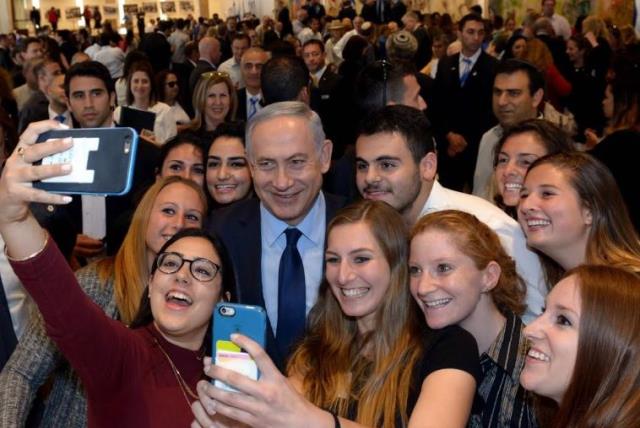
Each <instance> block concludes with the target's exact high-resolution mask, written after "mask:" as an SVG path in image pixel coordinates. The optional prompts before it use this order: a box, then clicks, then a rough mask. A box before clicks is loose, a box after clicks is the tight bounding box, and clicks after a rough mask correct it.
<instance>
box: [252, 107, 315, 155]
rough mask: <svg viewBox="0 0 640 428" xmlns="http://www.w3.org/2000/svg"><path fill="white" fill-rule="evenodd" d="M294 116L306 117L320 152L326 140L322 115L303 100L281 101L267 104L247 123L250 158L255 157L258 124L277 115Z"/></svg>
mask: <svg viewBox="0 0 640 428" xmlns="http://www.w3.org/2000/svg"><path fill="white" fill-rule="evenodd" d="M284 116H293V117H299V118H302V119H305V120H306V122H307V125H308V126H309V132H311V136H312V137H313V145H314V146H315V149H316V152H317V153H318V154H319V153H320V152H321V150H322V144H323V143H324V141H325V138H326V137H325V134H324V129H322V121H321V120H320V116H318V114H317V113H316V112H314V111H313V110H311V109H310V108H309V106H308V105H307V104H305V103H303V102H301V101H281V102H278V103H273V104H269V105H267V106H266V107H265V108H263V109H261V110H260V111H258V112H257V113H256V114H255V115H254V116H253V117H252V118H251V120H249V122H248V123H247V130H246V133H245V140H246V150H247V156H248V157H249V158H252V157H253V141H252V138H251V136H252V134H253V131H254V130H255V128H256V126H258V125H259V124H261V123H262V122H266V121H268V120H270V119H274V118H276V117H284Z"/></svg>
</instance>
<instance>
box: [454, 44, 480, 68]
mask: <svg viewBox="0 0 640 428" xmlns="http://www.w3.org/2000/svg"><path fill="white" fill-rule="evenodd" d="M481 53H482V48H480V49H478V50H477V51H476V53H474V54H473V55H471V56H470V57H466V56H464V55H462V52H460V58H459V60H458V63H459V64H460V66H462V61H463V60H464V59H465V58H467V59H470V60H471V66H473V65H474V64H475V63H476V61H477V60H478V58H479V57H480V54H481Z"/></svg>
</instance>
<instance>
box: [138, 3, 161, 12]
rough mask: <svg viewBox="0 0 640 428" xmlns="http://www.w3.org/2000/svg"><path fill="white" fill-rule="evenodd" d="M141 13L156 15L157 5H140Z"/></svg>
mask: <svg viewBox="0 0 640 428" xmlns="http://www.w3.org/2000/svg"><path fill="white" fill-rule="evenodd" d="M142 11H143V12H145V13H158V4H157V3H155V2H154V3H149V2H147V3H142Z"/></svg>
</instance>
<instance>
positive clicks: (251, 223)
mask: <svg viewBox="0 0 640 428" xmlns="http://www.w3.org/2000/svg"><path fill="white" fill-rule="evenodd" d="M331 148H332V146H331V142H330V141H329V140H326V139H325V138H324V132H323V130H322V123H321V121H320V118H319V117H318V115H317V114H316V113H314V112H313V111H312V110H311V109H309V107H308V106H307V105H306V104H305V103H303V102H299V101H287V102H278V103H274V104H270V105H268V106H266V107H265V108H263V109H262V110H260V111H259V112H258V113H257V114H256V115H255V116H254V118H253V120H252V121H251V122H250V123H249V125H248V128H247V157H248V160H249V164H250V168H251V171H252V175H253V180H254V186H255V191H256V195H257V196H258V198H259V199H249V200H246V201H242V202H238V203H236V204H235V205H234V206H231V207H229V208H224V209H222V210H219V211H216V212H215V214H214V215H212V216H211V217H210V218H209V220H210V222H209V228H210V230H211V231H213V232H215V233H216V234H218V236H220V237H221V239H222V241H223V242H224V244H225V246H226V248H227V250H228V252H229V256H230V258H231V264H232V265H233V269H234V271H235V282H236V288H235V290H234V291H235V296H234V297H235V298H236V299H237V300H238V301H239V302H241V303H246V304H252V305H258V306H262V307H264V308H265V309H266V312H267V316H268V326H267V346H266V350H267V352H268V354H269V355H270V357H271V358H272V359H273V361H274V362H275V363H276V365H277V366H278V367H279V368H280V369H281V370H282V369H283V368H284V364H285V361H286V359H287V358H288V356H289V355H290V352H291V348H292V345H293V344H294V343H295V342H296V341H297V340H298V339H299V338H300V337H301V335H302V334H303V332H304V325H305V319H306V315H307V314H308V313H309V310H310V309H311V307H312V306H313V305H314V303H315V301H316V298H317V295H318V289H319V287H320V283H321V282H322V278H323V262H324V246H325V242H324V235H325V231H326V225H327V222H328V221H329V220H330V219H331V218H332V217H333V215H334V213H335V212H336V210H337V209H339V208H340V207H341V206H342V205H343V203H344V201H342V200H341V199H338V198H336V197H332V196H330V195H325V194H324V193H323V192H322V191H321V186H322V174H323V173H325V172H326V171H327V170H328V169H329V165H330V163H331Z"/></svg>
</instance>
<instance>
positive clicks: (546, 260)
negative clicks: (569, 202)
mask: <svg viewBox="0 0 640 428" xmlns="http://www.w3.org/2000/svg"><path fill="white" fill-rule="evenodd" d="M541 165H551V166H553V167H555V168H557V169H558V170H559V171H561V172H562V173H563V175H564V176H565V177H566V179H567V181H568V182H569V184H570V186H571V187H572V188H573V189H574V190H575V191H576V193H577V194H578V198H579V200H580V203H581V204H582V206H583V207H585V208H586V209H588V210H589V211H590V212H591V216H592V218H593V220H592V224H591V229H590V231H589V237H588V240H587V248H586V251H585V263H588V264H604V265H611V266H616V267H619V268H623V269H626V270H629V271H631V272H636V273H640V238H638V235H637V233H636V231H635V229H634V227H633V224H632V223H631V219H630V218H629V214H628V212H627V207H626V205H625V203H624V200H623V199H622V195H621V194H620V190H619V188H618V185H617V184H616V181H615V179H614V178H613V175H611V172H610V171H609V169H608V168H607V167H606V166H604V165H603V164H602V163H601V162H600V161H598V160H597V159H595V158H594V157H592V156H590V155H588V154H586V153H582V152H577V151H576V152H565V153H556V154H553V155H548V156H544V157H541V158H540V159H537V160H536V161H535V162H534V163H533V164H532V165H531V167H530V168H529V171H528V172H527V175H528V174H530V173H531V171H533V170H534V169H535V168H537V167H539V166H541ZM525 180H526V178H525ZM536 251H537V252H538V254H539V255H542V256H541V257H540V261H541V263H542V267H543V269H544V271H545V276H546V279H547V282H548V283H549V284H555V283H557V282H558V281H559V280H560V278H561V277H562V275H563V274H564V270H563V269H562V267H560V265H559V264H558V263H557V262H555V261H554V260H552V259H551V258H550V257H548V256H547V255H546V254H544V253H542V252H540V251H538V250H536Z"/></svg>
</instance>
